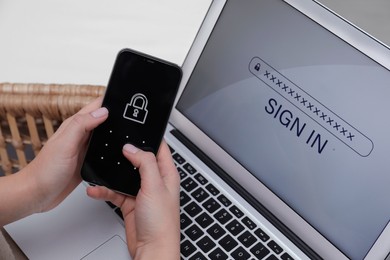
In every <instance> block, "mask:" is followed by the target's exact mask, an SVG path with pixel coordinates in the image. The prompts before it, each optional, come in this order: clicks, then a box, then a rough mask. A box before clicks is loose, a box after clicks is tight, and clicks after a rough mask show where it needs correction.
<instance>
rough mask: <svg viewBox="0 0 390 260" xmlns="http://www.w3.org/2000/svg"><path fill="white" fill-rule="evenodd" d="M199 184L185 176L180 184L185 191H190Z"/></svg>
mask: <svg viewBox="0 0 390 260" xmlns="http://www.w3.org/2000/svg"><path fill="white" fill-rule="evenodd" d="M198 185H199V184H197V183H196V182H195V181H194V180H193V179H191V178H187V179H185V180H184V181H182V182H181V186H182V187H183V189H185V190H186V191H188V192H190V191H192V190H193V189H195V188H196V187H198Z"/></svg>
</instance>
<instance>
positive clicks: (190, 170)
mask: <svg viewBox="0 0 390 260" xmlns="http://www.w3.org/2000/svg"><path fill="white" fill-rule="evenodd" d="M183 168H184V170H186V172H188V173H190V174H192V175H193V174H195V173H196V169H195V168H194V167H192V165H191V164H189V163H186V164H184V165H183Z"/></svg>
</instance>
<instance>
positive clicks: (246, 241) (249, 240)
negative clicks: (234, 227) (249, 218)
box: [238, 231, 257, 247]
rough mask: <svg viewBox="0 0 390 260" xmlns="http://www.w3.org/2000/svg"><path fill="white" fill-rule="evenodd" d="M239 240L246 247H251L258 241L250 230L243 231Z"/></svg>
mask: <svg viewBox="0 0 390 260" xmlns="http://www.w3.org/2000/svg"><path fill="white" fill-rule="evenodd" d="M238 240H239V241H240V242H241V243H242V244H243V245H244V246H245V247H250V246H252V245H253V244H254V243H255V242H256V241H257V239H256V237H255V236H254V235H252V234H251V232H249V231H245V232H244V233H242V234H241V235H240V236H239V237H238Z"/></svg>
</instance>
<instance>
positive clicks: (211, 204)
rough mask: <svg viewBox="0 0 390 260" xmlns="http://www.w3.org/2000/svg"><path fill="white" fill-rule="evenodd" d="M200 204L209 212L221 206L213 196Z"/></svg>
mask: <svg viewBox="0 0 390 260" xmlns="http://www.w3.org/2000/svg"><path fill="white" fill-rule="evenodd" d="M202 205H203V207H204V208H205V209H206V210H207V211H208V212H210V213H213V212H214V211H216V210H217V209H219V208H220V207H221V205H219V203H218V202H217V201H216V200H215V199H213V198H210V199H208V200H206V202H204V203H203V204H202Z"/></svg>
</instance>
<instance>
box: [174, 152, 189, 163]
mask: <svg viewBox="0 0 390 260" xmlns="http://www.w3.org/2000/svg"><path fill="white" fill-rule="evenodd" d="M172 158H173V160H174V161H175V162H177V164H179V165H181V164H183V163H185V162H186V160H185V159H184V158H183V157H182V156H181V155H180V154H178V153H174V154H173V155H172Z"/></svg>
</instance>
